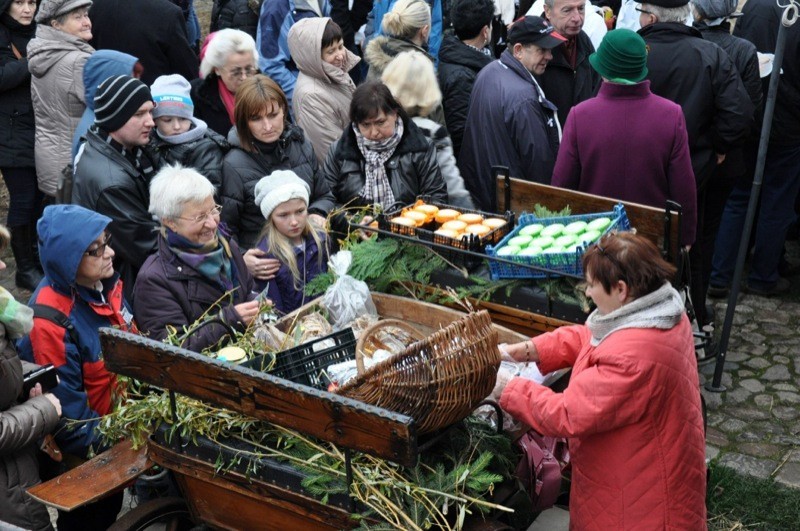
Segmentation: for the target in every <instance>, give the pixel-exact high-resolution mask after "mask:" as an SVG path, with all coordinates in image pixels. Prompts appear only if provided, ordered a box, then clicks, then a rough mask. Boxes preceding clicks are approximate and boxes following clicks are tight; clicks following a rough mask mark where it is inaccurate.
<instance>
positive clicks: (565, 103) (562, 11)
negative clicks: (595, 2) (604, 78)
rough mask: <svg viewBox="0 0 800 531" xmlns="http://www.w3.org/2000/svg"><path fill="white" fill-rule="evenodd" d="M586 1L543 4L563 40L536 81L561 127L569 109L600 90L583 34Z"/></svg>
mask: <svg viewBox="0 0 800 531" xmlns="http://www.w3.org/2000/svg"><path fill="white" fill-rule="evenodd" d="M585 6H586V0H545V1H544V14H545V18H546V19H547V21H548V22H550V24H552V25H553V27H554V28H555V29H556V31H557V32H558V33H560V34H561V36H562V37H565V38H566V39H567V42H565V43H564V44H563V45H562V46H559V47H558V50H554V51H553V60H552V61H550V63H549V64H548V65H547V70H545V71H544V74H541V75H539V76H537V77H536V79H537V80H538V81H539V84H540V85H541V86H542V90H544V94H545V96H547V99H548V100H550V101H552V102H553V103H554V104H555V105H556V107H558V121H559V122H561V125H564V124H565V123H566V121H567V115H568V114H569V111H570V109H572V108H573V107H574V106H575V105H577V104H579V103H580V102H582V101H584V100H588V99H589V98H592V97H594V96H595V95H596V94H597V91H598V90H599V89H600V74H598V73H597V71H596V70H595V69H594V68H592V65H590V64H589V55H591V54H593V53H594V46H593V45H592V41H591V39H589V36H588V35H587V34H586V32H585V31H583V21H584V15H585V11H584V10H585Z"/></svg>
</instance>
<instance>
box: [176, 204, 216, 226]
mask: <svg viewBox="0 0 800 531" xmlns="http://www.w3.org/2000/svg"><path fill="white" fill-rule="evenodd" d="M220 212H222V205H214V208H212V209H211V210H209V211H208V212H205V213H203V214H200V215H197V216H195V217H193V218H185V217H183V216H178V219H182V220H184V221H191V222H192V223H195V224H197V223H202V222H204V221H205V220H206V218H207V217H208V216H211V217H212V218H216V217H217V216H219V214H220Z"/></svg>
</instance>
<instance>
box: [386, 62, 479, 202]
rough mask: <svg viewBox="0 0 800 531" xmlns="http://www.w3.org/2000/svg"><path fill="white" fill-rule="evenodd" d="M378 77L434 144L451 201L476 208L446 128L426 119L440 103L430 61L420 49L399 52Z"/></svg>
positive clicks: (440, 95) (439, 92)
mask: <svg viewBox="0 0 800 531" xmlns="http://www.w3.org/2000/svg"><path fill="white" fill-rule="evenodd" d="M381 79H382V81H383V82H384V84H385V85H386V86H387V87H389V90H391V91H392V95H393V96H394V97H395V99H397V101H398V102H399V103H400V105H402V106H403V109H404V110H405V111H406V112H407V113H408V115H409V116H410V117H411V119H412V120H413V122H414V123H415V124H416V125H417V127H419V128H420V130H421V131H422V134H423V135H425V136H426V137H427V138H428V139H429V140H430V141H431V143H432V144H433V145H434V146H435V147H436V160H437V161H438V163H439V169H440V170H441V171H442V177H443V178H444V181H445V183H446V184H447V195H448V196H450V200H449V201H450V204H451V205H454V206H458V207H461V208H475V205H474V204H473V202H472V197H471V196H470V195H469V192H468V191H467V189H466V187H465V186H464V179H463V178H462V177H461V172H459V171H458V166H456V158H455V155H454V153H453V142H452V141H451V140H450V135H449V134H448V133H447V128H445V127H444V126H443V125H441V124H439V123H437V122H435V121H433V120H431V119H430V118H429V116H430V114H431V113H432V112H433V111H434V110H435V109H437V108H438V107H439V106H440V105H441V103H442V92H441V90H439V84H438V83H437V81H436V73H435V72H434V71H433V64H432V63H431V62H430V61H429V60H428V58H427V57H425V56H424V55H422V54H421V53H419V52H402V53H400V54H398V55H397V57H395V58H394V60H393V61H392V62H391V63H389V65H388V66H387V67H386V70H384V71H383V75H381Z"/></svg>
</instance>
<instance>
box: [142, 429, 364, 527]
mask: <svg viewBox="0 0 800 531" xmlns="http://www.w3.org/2000/svg"><path fill="white" fill-rule="evenodd" d="M150 448H151V452H152V457H153V460H154V461H155V462H156V463H158V464H159V465H161V466H163V467H164V468H167V469H169V470H171V471H173V472H174V473H175V478H176V479H177V481H178V484H179V486H180V488H181V492H182V493H183V495H184V498H186V500H187V503H189V506H190V508H191V511H192V513H193V514H194V515H195V517H196V518H198V519H199V520H200V521H202V522H203V523H204V524H205V525H210V526H211V527H213V528H214V529H304V530H305V529H308V530H316V529H319V530H332V529H352V528H354V527H358V522H356V521H355V520H352V519H351V518H350V513H349V512H348V511H346V510H344V509H342V508H340V507H336V506H333V505H326V504H323V503H321V502H319V501H318V500H315V499H313V498H309V497H307V496H303V495H302V494H298V493H297V492H294V491H292V490H290V489H286V488H283V487H282V486H281V485H279V484H277V483H276V482H273V484H270V483H266V482H264V481H262V480H260V479H259V478H254V477H245V476H244V475H241V474H238V473H234V472H230V471H222V472H217V471H216V470H215V469H214V465H213V463H209V462H207V461H204V460H202V459H196V458H194V457H190V456H186V455H181V454H179V453H177V452H174V451H173V450H171V449H170V448H166V447H163V446H161V445H159V444H158V443H155V442H153V441H150Z"/></svg>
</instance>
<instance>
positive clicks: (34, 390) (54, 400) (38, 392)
mask: <svg viewBox="0 0 800 531" xmlns="http://www.w3.org/2000/svg"><path fill="white" fill-rule="evenodd" d="M42 394H44V397H45V398H46V399H48V400H49V401H50V403H51V404H53V407H55V408H56V412H57V413H58V416H59V417H60V416H61V401H59V399H58V397H57V396H56V395H54V394H53V393H42V384H39V383H37V384H36V385H34V386H33V387H31V392H30V393H28V398H33V397H36V396H42Z"/></svg>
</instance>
